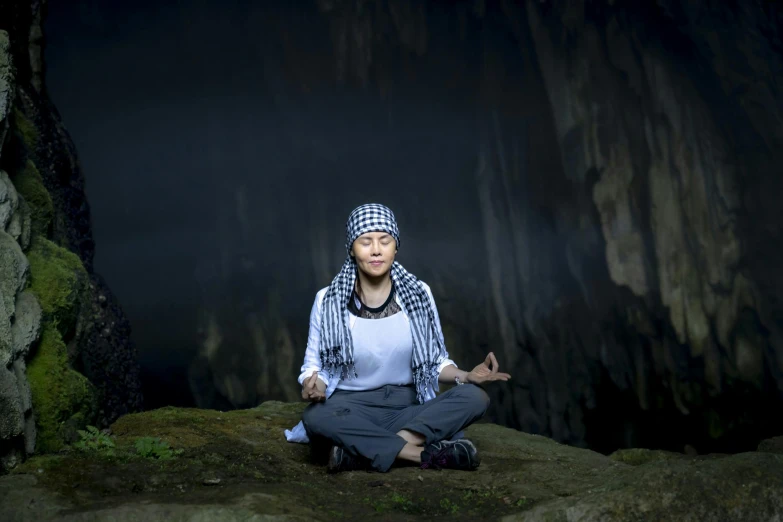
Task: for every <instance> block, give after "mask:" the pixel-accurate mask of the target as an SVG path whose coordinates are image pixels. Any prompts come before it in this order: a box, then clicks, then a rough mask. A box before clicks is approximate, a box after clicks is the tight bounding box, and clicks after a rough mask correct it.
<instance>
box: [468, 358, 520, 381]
mask: <svg viewBox="0 0 783 522" xmlns="http://www.w3.org/2000/svg"><path fill="white" fill-rule="evenodd" d="M499 369H500V365H499V364H498V360H497V359H496V358H495V354H494V353H492V352H489V353H488V354H487V358H486V359H484V362H483V363H481V364H479V365H478V366H476V367H475V368H473V369H472V370H471V371H470V373H468V382H471V383H473V384H481V383H483V382H489V381H507V380H509V379H510V378H511V375H509V374H507V373H500V372H499V371H498V370H499Z"/></svg>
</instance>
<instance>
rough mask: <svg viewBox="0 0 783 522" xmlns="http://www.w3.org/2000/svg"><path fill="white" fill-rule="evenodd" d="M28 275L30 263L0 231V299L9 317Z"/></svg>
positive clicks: (18, 247)
mask: <svg viewBox="0 0 783 522" xmlns="http://www.w3.org/2000/svg"><path fill="white" fill-rule="evenodd" d="M29 274H30V263H29V262H28V261H27V257H25V255H24V253H23V252H22V249H21V247H20V246H19V243H17V242H16V240H15V239H14V238H13V237H11V236H10V235H8V234H7V233H5V232H3V231H2V230H0V297H1V298H2V300H3V304H4V305H5V310H6V312H7V313H9V314H10V315H11V316H12V315H13V313H14V310H15V308H16V307H15V302H16V295H17V294H18V293H19V292H21V291H22V289H23V288H24V286H25V284H27V278H28V276H29Z"/></svg>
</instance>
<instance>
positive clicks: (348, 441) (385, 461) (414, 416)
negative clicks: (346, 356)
mask: <svg viewBox="0 0 783 522" xmlns="http://www.w3.org/2000/svg"><path fill="white" fill-rule="evenodd" d="M488 406H489V396H488V395H487V394H486V392H485V391H484V390H482V389H481V388H479V387H478V386H475V385H473V384H464V385H462V386H455V387H453V388H451V389H450V390H448V391H446V392H444V393H441V394H440V395H438V396H437V397H435V398H434V399H432V400H430V401H427V402H425V403H424V404H419V403H418V402H416V390H415V388H414V387H413V386H392V385H387V386H383V387H381V388H378V389H376V390H369V391H345V390H336V391H335V392H334V393H333V394H332V396H331V397H329V399H327V400H326V402H323V403H316V404H311V405H309V406H308V407H307V408H306V409H305V411H304V414H303V416H302V420H303V421H304V425H305V429H306V430H307V434H308V436H309V437H310V438H311V439H312V438H314V437H315V438H317V437H323V438H326V439H328V440H330V441H332V443H334V444H338V445H340V446H342V447H343V448H345V449H346V450H347V451H348V452H349V453H351V454H353V455H361V456H364V457H367V458H368V459H370V460H371V461H372V467H373V468H374V469H376V470H377V471H388V470H389V468H390V467H391V466H392V464H393V463H394V459H395V458H396V457H397V454H398V453H399V452H400V450H401V449H402V448H403V446H405V444H406V441H405V439H403V438H402V437H400V436H399V435H397V432H398V431H400V430H408V431H413V432H416V433H420V434H421V435H423V436H424V437H426V439H427V441H426V442H425V444H429V443H431V442H437V441H439V440H448V439H450V438H451V437H452V436H453V435H454V434H455V433H457V432H459V431H460V430H462V429H464V428H466V427H467V426H469V425H470V424H472V423H474V422H475V421H477V420H478V419H480V418H481V417H483V416H484V413H485V412H486V411H487V407H488Z"/></svg>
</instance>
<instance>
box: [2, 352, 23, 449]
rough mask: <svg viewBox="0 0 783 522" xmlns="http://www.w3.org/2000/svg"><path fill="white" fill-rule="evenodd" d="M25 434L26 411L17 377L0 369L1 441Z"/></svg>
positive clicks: (3, 368)
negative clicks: (20, 395)
mask: <svg viewBox="0 0 783 522" xmlns="http://www.w3.org/2000/svg"><path fill="white" fill-rule="evenodd" d="M23 432H24V409H23V406H22V399H21V397H19V385H18V382H17V380H16V376H15V375H14V373H13V372H12V371H10V370H9V369H8V368H5V367H0V440H6V439H12V438H14V437H17V436H19V435H21V434H22V433H23Z"/></svg>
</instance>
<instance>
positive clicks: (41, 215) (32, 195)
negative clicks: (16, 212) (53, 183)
mask: <svg viewBox="0 0 783 522" xmlns="http://www.w3.org/2000/svg"><path fill="white" fill-rule="evenodd" d="M11 181H12V182H13V184H14V187H16V191H17V192H18V193H19V194H21V195H22V197H23V198H24V200H25V202H26V203H27V204H28V206H29V207H30V211H31V218H32V235H33V237H35V236H42V237H47V236H48V233H49V229H50V225H51V222H52V216H53V215H54V204H53V203H52V198H51V196H50V195H49V191H47V190H46V187H45V186H44V182H43V178H42V177H41V174H40V172H38V169H37V168H36V167H35V164H34V163H33V162H32V161H30V160H29V159H28V160H27V162H26V163H25V165H24V167H23V168H21V169H20V170H19V171H18V172H16V173H14V175H13V176H11Z"/></svg>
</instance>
